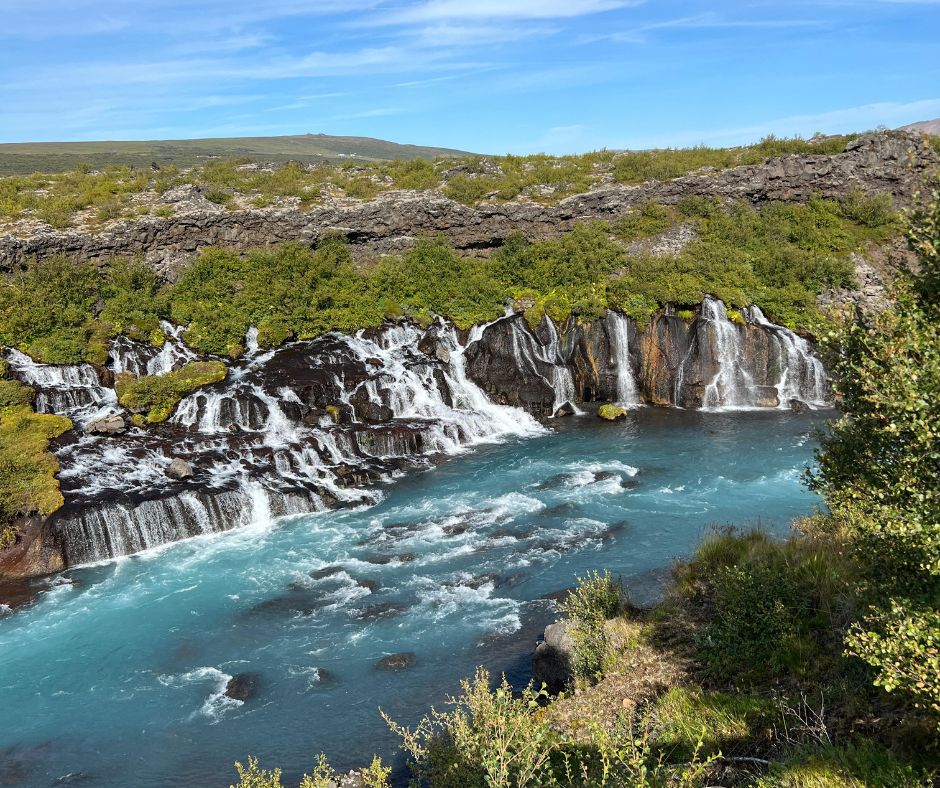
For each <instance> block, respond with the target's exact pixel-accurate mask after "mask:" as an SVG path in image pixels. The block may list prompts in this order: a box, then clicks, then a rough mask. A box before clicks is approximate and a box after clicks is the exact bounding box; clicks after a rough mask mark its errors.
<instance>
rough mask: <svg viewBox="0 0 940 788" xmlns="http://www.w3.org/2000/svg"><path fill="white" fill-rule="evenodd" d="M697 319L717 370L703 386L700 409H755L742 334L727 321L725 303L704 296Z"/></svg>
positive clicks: (752, 384) (753, 393)
mask: <svg viewBox="0 0 940 788" xmlns="http://www.w3.org/2000/svg"><path fill="white" fill-rule="evenodd" d="M699 319H700V320H701V321H703V323H704V327H705V330H706V332H707V336H708V337H709V341H710V342H711V352H712V357H713V359H714V361H715V363H716V365H717V367H718V371H717V372H716V373H715V375H714V377H713V378H712V379H711V380H710V381H709V382H708V384H707V385H706V386H705V395H704V397H703V399H702V407H703V408H705V409H709V410H713V409H717V408H729V409H734V408H751V407H754V406H755V405H756V399H755V388H754V381H753V378H752V377H751V374H750V373H749V372H748V370H747V365H746V361H745V358H744V346H743V344H742V341H741V340H742V337H741V332H740V331H739V329H738V327H737V326H736V325H735V324H734V323H732V322H731V321H730V320H729V319H728V312H727V310H726V309H725V305H724V303H722V302H721V301H720V300H718V299H717V298H712V297H711V296H706V298H705V300H704V301H703V302H702V314H701V316H700V318H699Z"/></svg>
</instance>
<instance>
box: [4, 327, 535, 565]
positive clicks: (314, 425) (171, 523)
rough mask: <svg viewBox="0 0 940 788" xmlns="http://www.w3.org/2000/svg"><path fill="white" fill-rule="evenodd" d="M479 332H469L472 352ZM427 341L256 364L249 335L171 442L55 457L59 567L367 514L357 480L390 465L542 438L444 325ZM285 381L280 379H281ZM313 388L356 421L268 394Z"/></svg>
mask: <svg viewBox="0 0 940 788" xmlns="http://www.w3.org/2000/svg"><path fill="white" fill-rule="evenodd" d="M481 333H482V331H481V330H480V331H477V332H474V334H473V335H472V337H471V340H470V342H473V341H476V340H477V339H478V338H479V336H480V335H481ZM425 336H426V332H424V331H422V330H420V329H418V328H416V327H414V326H411V325H390V326H386V327H385V328H383V329H382V330H381V331H380V332H364V331H363V332H359V333H358V334H357V335H354V336H346V335H341V334H330V335H327V336H325V337H323V338H321V340H315V341H313V342H299V343H292V344H291V345H287V346H284V347H283V348H279V349H277V350H272V351H265V352H263V353H262V352H261V351H260V350H259V349H258V347H257V343H256V342H255V341H253V340H254V337H253V336H252V335H251V334H249V336H248V337H247V342H246V344H247V346H248V352H247V353H246V355H245V357H244V358H243V359H242V361H241V363H239V364H237V365H235V366H234V367H232V369H231V371H230V375H229V377H228V379H227V380H226V381H224V382H222V383H219V384H216V385H214V386H210V387H207V388H206V389H203V390H200V391H199V392H196V393H195V394H192V395H190V396H188V397H186V398H185V399H184V400H183V402H181V403H180V405H179V407H178V409H177V412H176V414H175V416H174V417H173V419H172V427H170V428H169V430H170V431H169V432H168V433H166V434H164V433H163V432H162V431H161V429H162V428H150V429H148V430H137V429H132V430H131V431H129V432H128V433H127V434H126V435H124V436H111V437H107V438H101V437H96V436H83V437H82V438H81V439H80V440H78V441H76V442H74V443H72V444H69V445H67V446H65V447H63V448H62V449H61V450H60V458H61V459H62V465H63V471H62V473H61V480H62V485H63V492H64V493H65V495H66V500H67V501H68V502H69V505H68V506H67V507H66V508H65V509H63V510H62V511H61V512H60V513H59V514H58V515H57V516H56V523H57V526H56V527H57V528H58V529H60V531H61V533H63V534H64V535H65V538H64V540H63V542H64V545H65V547H64V550H65V554H66V562H67V564H68V565H70V566H74V565H77V564H86V563H92V562H97V561H102V560H108V559H111V558H114V557H118V556H122V555H128V554H132V553H136V552H140V551H142V550H148V549H153V548H156V547H159V546H161V545H164V544H167V543H168V542H173V541H177V540H179V539H185V538H189V537H193V536H201V535H206V534H213V533H217V532H221V531H226V530H230V529H232V528H239V527H245V526H248V525H252V526H259V527H264V526H265V525H266V524H269V523H270V522H271V521H272V520H273V519H274V518H277V517H281V516H285V515H293V514H301V513H309V512H315V511H321V510H324V509H327V508H329V507H330V506H331V505H333V504H332V502H340V503H346V504H372V503H375V502H376V501H377V500H378V499H379V498H380V495H381V494H380V493H379V492H377V491H376V490H374V489H361V488H360V487H359V486H358V480H360V479H362V480H367V479H374V478H380V477H387V476H388V475H389V474H393V473H395V472H396V467H397V466H396V465H395V462H396V459H400V460H407V461H409V462H416V461H423V460H422V458H423V457H425V456H427V455H432V454H441V453H443V454H455V453H458V452H461V451H464V450H465V447H466V446H468V445H472V444H475V443H479V442H483V441H492V440H500V439H502V438H504V437H508V436H526V435H534V434H537V433H540V432H542V431H544V428H543V427H542V426H541V425H539V424H538V422H536V421H535V419H533V418H532V417H531V416H530V415H529V414H528V413H526V412H525V411H523V410H521V409H517V408H510V407H505V406H501V405H497V404H495V403H494V402H492V401H491V400H490V399H489V398H488V397H487V396H486V394H485V393H484V392H483V391H482V390H481V389H480V388H479V387H478V386H477V385H476V384H475V383H473V382H472V381H471V380H469V378H468V377H467V374H466V370H465V360H464V353H465V351H466V346H464V345H462V344H461V343H460V341H459V339H458V335H457V332H456V330H455V329H454V328H453V327H452V326H449V325H447V324H446V323H444V322H443V321H440V322H439V323H438V324H437V325H435V326H434V327H432V329H431V330H430V332H428V333H427V336H428V337H430V338H431V339H432V340H433V342H434V343H435V346H436V347H437V352H436V353H433V354H427V353H423V352H421V350H419V344H420V343H421V342H422V340H423V339H425ZM468 344H470V343H469V342H468ZM136 350H137V348H135V347H134V346H133V345H129V344H124V345H123V346H122V351H121V352H118V353H115V354H113V356H114V357H115V358H117V359H118V361H116V365H117V364H120V365H123V366H122V368H124V369H127V368H128V367H129V366H130V362H129V359H130V358H132V357H134V358H138V357H137V356H134V353H135V352H136ZM122 352H123V355H121V353H122ZM281 356H283V358H281ZM176 357H177V359H178V360H179V358H180V357H181V356H180V355H179V354H177V356H176ZM23 363H24V362H22V361H21V363H20V366H21V367H22V366H23ZM143 363H144V364H146V363H147V362H143ZM164 369H166V367H164ZM285 370H286V374H287V375H288V378H287V379H284V380H282V379H281V378H280V377H279V375H281V374H284V371H285ZM331 370H336V371H335V372H331ZM92 372H93V370H92ZM61 375H62V376H68V375H72V377H73V378H74V384H75V386H76V387H78V388H81V387H90V386H91V385H92V379H91V377H90V376H89V375H88V374H87V371H85V370H81V371H70V370H65V371H62V372H61ZM47 376H48V373H47ZM347 376H348V379H349V381H350V382H349V384H348V385H347V383H346V382H345V380H346V379H347ZM308 378H309V380H310V381H311V382H316V381H321V382H322V381H323V380H324V379H326V380H335V381H336V386H335V387H333V386H328V388H327V390H326V391H321V392H320V393H319V394H318V395H317V403H322V402H324V401H325V402H326V403H330V402H334V403H344V404H345V406H346V407H347V409H348V412H349V414H350V418H351V422H347V423H336V422H334V420H333V418H331V417H323V418H320V419H319V420H318V419H312V420H311V419H303V418H302V415H303V413H304V412H306V411H309V410H310V409H311V407H314V408H315V407H317V405H313V404H312V403H311V404H306V403H305V400H304V399H303V397H302V396H300V395H299V393H298V392H304V391H306V389H304V385H306V384H304V383H303V382H300V383H298V382H294V384H293V385H275V386H274V387H272V383H274V384H283V383H288V382H289V381H290V380H294V381H297V380H300V381H303V380H306V379H308ZM94 383H95V385H97V377H95V378H94ZM112 393H113V392H112ZM303 396H307V395H306V394H304V395H303ZM364 399H365V400H368V401H369V402H372V403H375V404H376V406H377V407H378V408H379V410H378V411H377V412H378V413H379V414H381V413H385V412H388V411H390V417H388V418H387V419H385V417H384V416H382V415H379V416H377V417H376V418H378V421H375V419H373V420H372V421H364V420H360V419H357V418H356V417H355V415H354V414H355V409H354V405H353V404H352V403H360V404H361V402H362V401H363V400H364ZM381 408H386V409H387V410H386V411H381ZM383 419H385V420H383ZM174 456H175V457H181V458H183V459H185V460H186V461H187V462H189V463H190V465H191V466H192V467H193V468H194V469H195V472H196V476H195V477H194V479H193V481H192V482H188V481H183V482H177V481H171V480H168V479H167V478H166V476H165V474H164V471H165V469H166V467H167V466H168V464H169V461H170V459H171V458H172V457H174ZM331 501H332V502H331Z"/></svg>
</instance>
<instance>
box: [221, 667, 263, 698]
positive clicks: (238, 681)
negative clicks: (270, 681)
mask: <svg viewBox="0 0 940 788" xmlns="http://www.w3.org/2000/svg"><path fill="white" fill-rule="evenodd" d="M259 679H260V676H259V675H258V674H257V673H251V672H248V673H239V674H237V675H235V676H232V678H230V679H229V680H228V684H226V685H225V693H224V694H225V695H226V696H227V697H229V698H232V699H233V700H240V701H242V703H244V702H246V701H249V700H251V699H252V698H253V697H254V696H255V694H256V693H257V691H258V683H259Z"/></svg>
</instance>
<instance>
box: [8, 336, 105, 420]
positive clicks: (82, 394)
mask: <svg viewBox="0 0 940 788" xmlns="http://www.w3.org/2000/svg"><path fill="white" fill-rule="evenodd" d="M6 359H7V362H8V363H9V365H10V369H11V371H12V372H13V373H14V374H15V375H16V376H17V377H18V378H19V379H20V380H22V381H23V382H24V383H26V385H28V386H32V387H33V388H34V389H36V401H35V403H34V407H35V409H36V411H37V412H38V413H57V414H59V415H60V416H67V417H68V418H70V419H71V420H72V421H73V422H75V423H76V424H79V425H84V424H87V423H88V422H90V421H94V420H95V419H98V418H102V417H103V416H106V415H108V414H110V413H114V412H116V411H117V396H116V395H115V393H114V389H110V388H107V387H105V386H102V385H101V381H100V380H99V379H98V373H97V372H96V371H95V368H94V367H93V366H91V364H74V365H65V366H57V365H53V364H40V363H39V362H37V361H33V360H32V359H31V358H30V357H29V356H27V355H26V354H25V353H21V352H20V351H18V350H15V349H12V348H11V349H9V350H7V352H6Z"/></svg>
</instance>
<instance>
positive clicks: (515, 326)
mask: <svg viewBox="0 0 940 788" xmlns="http://www.w3.org/2000/svg"><path fill="white" fill-rule="evenodd" d="M545 323H546V325H547V326H548V331H549V341H548V344H545V345H543V344H542V343H541V342H539V340H538V338H537V337H536V336H535V335H533V334H532V332H530V331H527V330H526V328H525V327H524V326H523V325H522V321H521V320H520V319H518V318H514V319H511V320H510V327H511V331H512V346H513V355H514V356H515V358H516V363H517V365H518V367H519V369H520V370H526V369H528V370H530V371H531V372H533V373H535V374H536V375H538V376H539V377H540V378H542V379H543V380H544V381H545V382H546V383H548V385H549V386H551V387H552V390H553V391H554V392H555V399H554V402H553V404H552V412H553V413H554V412H556V411H557V410H558V409H559V408H560V407H562V406H563V405H565V404H569V405H571V407H572V408H574V412H575V413H577V414H581V412H582V411H581V410H580V409H579V408H578V407H577V405H576V404H575V403H576V402H577V399H578V397H577V393H576V391H575V388H574V377H573V376H572V374H571V370H570V369H568V366H567V365H566V364H565V362H564V358H563V357H562V353H561V340H560V338H559V336H558V331H557V330H556V329H555V324H554V323H553V322H552V321H551V320H546V321H545ZM540 363H541V365H542V366H543V367H546V366H547V367H550V369H551V377H549V376H547V375H546V374H545V373H544V372H543V370H542V368H540V366H539V364H540Z"/></svg>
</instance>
